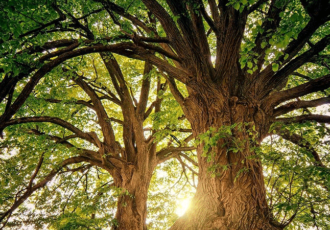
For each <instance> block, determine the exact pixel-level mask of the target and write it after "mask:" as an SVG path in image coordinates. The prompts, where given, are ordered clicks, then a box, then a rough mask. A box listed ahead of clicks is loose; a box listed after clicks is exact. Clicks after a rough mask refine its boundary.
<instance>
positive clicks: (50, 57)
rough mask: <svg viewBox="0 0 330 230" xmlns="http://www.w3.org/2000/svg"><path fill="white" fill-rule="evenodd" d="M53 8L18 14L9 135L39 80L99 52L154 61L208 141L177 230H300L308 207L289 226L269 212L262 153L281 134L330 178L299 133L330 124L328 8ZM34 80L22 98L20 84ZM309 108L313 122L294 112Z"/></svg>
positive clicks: (244, 0)
mask: <svg viewBox="0 0 330 230" xmlns="http://www.w3.org/2000/svg"><path fill="white" fill-rule="evenodd" d="M14 5H15V7H17V6H16V5H19V4H14ZM51 6H52V8H53V9H52V10H51V9H49V12H50V13H49V14H51V17H49V19H48V20H47V23H39V24H40V25H37V24H38V22H35V21H34V20H32V19H30V18H31V13H29V14H28V15H21V16H18V15H19V14H18V13H11V14H13V15H14V16H16V17H18V18H20V19H21V20H22V22H19V26H14V25H12V24H9V26H8V27H9V28H8V29H7V28H6V29H7V30H10V29H11V31H12V33H3V34H4V38H3V42H4V43H3V44H6V46H4V45H3V47H6V48H5V49H4V51H3V52H2V53H3V56H4V57H6V58H3V60H2V61H3V62H4V63H5V65H4V68H3V71H4V73H6V74H7V75H6V76H5V77H4V78H3V80H2V82H1V86H0V88H1V89H2V90H1V94H0V95H1V96H0V99H1V101H4V98H6V105H7V106H6V107H7V109H5V111H4V112H3V114H2V116H1V118H0V120H1V125H2V126H3V127H5V126H6V124H8V125H9V124H11V123H12V122H14V121H13V118H12V117H13V116H14V115H15V114H16V113H17V112H18V111H19V109H20V108H21V106H22V105H23V104H24V102H25V101H26V99H27V97H28V95H29V94H30V93H31V92H32V90H33V89H34V87H35V86H36V85H37V84H38V82H39V81H40V79H42V78H43V77H44V76H45V75H46V74H47V73H49V72H50V71H51V70H52V69H53V68H55V67H56V66H58V65H60V64H61V63H63V62H64V61H67V60H69V59H71V58H74V57H77V56H81V55H85V54H88V53H100V52H112V53H116V54H119V55H122V56H126V57H128V58H134V59H140V60H144V61H146V62H147V63H150V64H151V65H154V66H155V67H156V68H157V70H158V72H160V74H162V75H163V76H164V78H165V79H166V81H167V82H168V85H169V88H170V90H171V92H172V94H173V96H174V97H175V99H176V101H177V102H178V103H179V104H180V106H181V108H182V110H183V112H184V115H185V117H186V118H187V120H188V121H189V123H190V125H191V128H192V132H193V135H194V137H196V138H197V139H198V140H199V144H198V146H197V158H198V167H199V174H198V186H197V192H196V194H195V196H194V199H193V201H192V208H191V209H190V210H189V211H188V212H187V214H186V215H185V216H183V217H182V218H180V219H179V220H178V221H177V222H176V223H175V224H174V225H173V226H172V228H171V229H172V230H173V229H283V228H284V227H286V226H288V225H289V224H290V223H292V221H293V220H294V218H296V216H297V213H298V210H299V209H298V208H296V209H295V212H294V213H293V214H292V215H291V216H290V217H289V218H288V219H286V217H284V220H283V221H281V222H279V221H277V220H276V218H275V217H274V213H272V211H273V209H272V203H271V204H269V203H267V199H266V194H267V191H266V189H265V183H264V176H263V171H262V164H261V160H260V158H261V157H260V156H259V155H258V152H259V150H258V149H259V146H260V143H261V141H262V140H264V139H265V138H266V137H267V136H269V135H271V133H270V130H271V132H272V133H277V134H278V135H280V136H283V138H284V139H286V140H288V141H290V142H292V143H293V144H295V145H297V146H300V147H301V148H303V149H308V151H306V154H307V155H308V156H310V158H311V159H312V162H313V164H314V166H315V167H316V168H317V169H319V170H320V171H322V172H328V171H327V170H328V169H327V163H325V162H323V161H322V158H321V157H320V154H319V153H318V150H317V148H314V146H313V143H310V142H309V141H310V139H308V138H305V136H306V135H305V136H304V135H303V136H302V135H298V134H297V132H294V131H292V128H291V130H290V127H292V124H298V123H303V122H306V121H314V122H316V123H308V124H311V126H313V127H316V128H314V130H315V129H317V127H319V124H320V123H323V124H324V123H328V122H329V116H327V115H320V114H312V113H311V109H310V108H311V107H316V106H319V105H323V104H328V103H329V98H328V92H327V89H328V87H329V86H330V75H329V66H328V60H329V44H330V35H329V30H328V27H329V20H330V3H329V1H327V0H314V1H310V0H300V1H299V0H232V1H227V0H223V1H222V0H221V1H219V2H217V1H214V0H209V1H200V0H190V1H188V0H187V1H174V0H167V1H152V0H142V1H120V2H119V1H118V2H117V1H108V0H97V1H94V2H93V1H91V2H88V4H85V3H84V4H82V5H80V3H79V2H74V3H73V2H69V3H67V4H66V3H65V2H57V3H54V4H52V5H51ZM6 7H7V8H6V10H7V11H5V12H9V11H10V12H12V10H11V9H12V8H11V6H10V5H9V6H6ZM14 12H15V11H14ZM11 14H7V15H6V17H8V18H9V19H12V18H13V16H12V15H11ZM44 14H45V11H44V12H42V13H40V18H44V17H45V15H44ZM23 17H24V18H23ZM3 18H5V17H3ZM33 19H34V18H33ZM11 21H12V20H9V22H11ZM27 22H29V23H27ZM59 36H67V37H65V39H60V38H59ZM5 40H6V41H5ZM22 47H23V48H22ZM51 49H53V50H51ZM46 50H48V51H49V54H45V51H46ZM42 52H44V54H45V55H44V56H42V55H41V54H42ZM31 56H32V57H33V59H32V58H31ZM13 63H15V65H18V67H19V68H17V67H16V68H12V66H13ZM17 63H19V64H17ZM9 74H10V75H11V76H12V77H9ZM26 79H28V82H27V83H26V84H25V86H24V88H23V89H20V88H19V87H18V86H16V85H17V83H18V82H20V81H26ZM182 85H184V86H185V87H186V91H185V89H183V88H182ZM14 92H16V95H15V96H16V97H15V98H16V99H15V100H14V102H12V100H13V98H14V97H13V94H14ZM185 94H186V95H185ZM301 109H303V110H304V112H306V111H307V114H303V115H298V114H297V112H295V111H299V110H301ZM293 127H297V126H293ZM300 127H301V128H302V129H303V130H305V131H306V129H307V130H308V128H306V127H302V126H300ZM321 127H323V130H326V129H327V128H326V127H325V126H321ZM288 130H289V131H288ZM320 130H321V129H320ZM110 139H111V138H110ZM274 164H275V161H274ZM266 165H267V163H266ZM283 167H284V166H283ZM319 180H321V181H323V182H324V183H323V187H324V189H325V190H327V189H328V184H327V182H326V181H327V180H328V177H327V173H319ZM290 181H293V176H292V179H290V180H289V184H291V185H292V183H291V182H290ZM318 182H319V181H318ZM315 183H316V182H315ZM306 187H309V185H306V186H305V188H304V189H305V190H306V189H307V188H306ZM305 190H304V191H305ZM307 190H308V189H307ZM290 194H291V193H290ZM309 195H310V193H309ZM309 195H307V196H309ZM301 197H302V195H301ZM290 199H291V196H290ZM290 202H291V201H290ZM290 202H289V203H290ZM297 204H299V205H300V204H301V201H298V203H297ZM299 205H298V207H299ZM310 206H311V208H310V209H311V210H314V211H311V213H312V214H313V215H314V216H315V215H316V214H315V213H316V212H315V209H314V206H313V205H312V204H311V205H310ZM285 216H286V215H285ZM315 224H316V223H315ZM316 226H317V225H316Z"/></svg>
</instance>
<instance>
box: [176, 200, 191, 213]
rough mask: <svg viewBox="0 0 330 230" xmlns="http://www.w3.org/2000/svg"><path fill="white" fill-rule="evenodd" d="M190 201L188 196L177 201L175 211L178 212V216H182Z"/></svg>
mask: <svg viewBox="0 0 330 230" xmlns="http://www.w3.org/2000/svg"><path fill="white" fill-rule="evenodd" d="M190 201H191V199H189V198H186V199H184V200H182V201H181V202H180V203H179V205H178V207H177V208H176V210H175V213H176V214H178V215H179V216H183V215H184V214H185V212H186V211H187V209H188V208H189V206H190Z"/></svg>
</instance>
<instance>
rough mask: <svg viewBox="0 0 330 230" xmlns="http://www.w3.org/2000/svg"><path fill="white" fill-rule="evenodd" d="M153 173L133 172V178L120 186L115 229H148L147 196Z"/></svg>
mask: <svg viewBox="0 0 330 230" xmlns="http://www.w3.org/2000/svg"><path fill="white" fill-rule="evenodd" d="M150 179H151V175H149V174H147V175H143V174H141V173H140V172H133V175H132V178H131V179H130V181H129V182H128V183H127V184H126V183H123V184H122V185H121V186H120V188H121V189H122V191H121V194H120V196H119V198H118V203H117V212H116V217H115V218H116V223H115V225H114V226H113V229H114V230H130V229H132V230H133V229H134V230H146V229H147V227H146V222H145V221H146V218H147V198H148V188H149V183H150Z"/></svg>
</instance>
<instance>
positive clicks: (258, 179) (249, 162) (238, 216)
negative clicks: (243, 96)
mask: <svg viewBox="0 0 330 230" xmlns="http://www.w3.org/2000/svg"><path fill="white" fill-rule="evenodd" d="M206 93H207V91H204V95H205V94H206ZM215 95H216V94H215V93H213V94H210V95H208V96H207V95H206V96H205V97H204V98H206V99H205V100H203V99H201V98H198V100H197V99H196V98H197V97H195V98H192V97H191V96H190V98H188V100H186V104H185V105H186V107H187V110H186V115H187V118H188V120H189V121H190V122H191V125H192V129H193V132H194V135H195V136H196V137H198V135H200V134H203V133H205V132H206V131H207V130H210V127H213V128H215V130H216V131H214V132H213V134H214V135H215V133H216V132H217V131H218V130H219V128H221V127H222V128H221V129H224V128H228V127H230V126H232V125H233V124H239V125H238V126H236V127H235V128H233V127H232V128H231V131H232V134H231V135H226V134H224V135H223V136H222V138H220V139H219V140H218V141H217V143H216V146H214V147H212V148H211V149H209V150H208V152H207V153H206V152H205V149H203V148H204V144H203V143H202V144H200V145H199V146H198V149H197V155H198V161H199V178H198V181H199V182H198V186H197V192H196V194H195V196H194V198H193V200H192V203H191V206H190V209H189V210H188V211H187V213H186V214H185V215H184V216H183V217H181V218H180V219H179V220H178V221H177V222H176V223H175V224H174V225H173V226H172V228H171V230H188V229H189V230H190V229H191V230H192V229H194V230H195V229H196V230H197V229H203V230H208V229H210V230H211V229H212V230H215V229H221V230H223V229H228V230H229V229H230V230H237V229H241V230H244V229H246V230H252V229H253V230H254V229H265V230H266V229H267V230H269V229H282V228H281V227H280V226H279V225H276V224H275V223H274V221H272V218H271V214H270V211H269V209H268V205H267V202H266V192H265V185H264V178H263V172H262V166H261V163H260V161H259V160H258V159H257V158H256V157H255V156H256V155H255V153H254V150H253V148H252V147H253V146H256V145H257V144H258V141H260V140H261V138H262V135H264V133H265V130H267V129H268V128H269V126H268V125H267V124H268V123H267V117H266V116H265V115H264V114H263V112H262V111H261V110H260V109H259V108H258V106H257V105H253V104H252V103H249V102H248V101H240V100H238V98H237V97H231V98H229V99H224V97H223V96H222V95H218V97H217V99H214V97H215ZM189 111H193V113H190V112H189ZM254 129H255V130H256V131H253V130H254ZM249 132H250V134H249ZM251 132H252V134H251ZM266 132H267V131H266ZM255 134H258V135H259V136H258V137H256V135H255ZM211 136H212V135H211ZM224 136H225V137H224Z"/></svg>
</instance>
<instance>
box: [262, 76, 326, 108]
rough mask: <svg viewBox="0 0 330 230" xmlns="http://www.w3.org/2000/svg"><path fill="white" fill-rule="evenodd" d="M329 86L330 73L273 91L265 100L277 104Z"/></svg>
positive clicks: (273, 104)
mask: <svg viewBox="0 0 330 230" xmlns="http://www.w3.org/2000/svg"><path fill="white" fill-rule="evenodd" d="M328 87H330V74H328V75H325V76H323V77H320V78H317V79H314V80H311V81H309V82H307V83H305V84H302V85H299V86H296V87H294V88H291V89H288V90H284V91H280V92H277V93H273V94H271V95H270V96H269V97H268V100H265V101H267V103H268V104H269V105H272V106H276V105H278V104H280V103H282V102H284V101H287V100H290V99H293V98H297V97H301V96H304V95H307V94H310V93H313V92H317V91H320V90H324V89H327V88H328Z"/></svg>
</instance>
